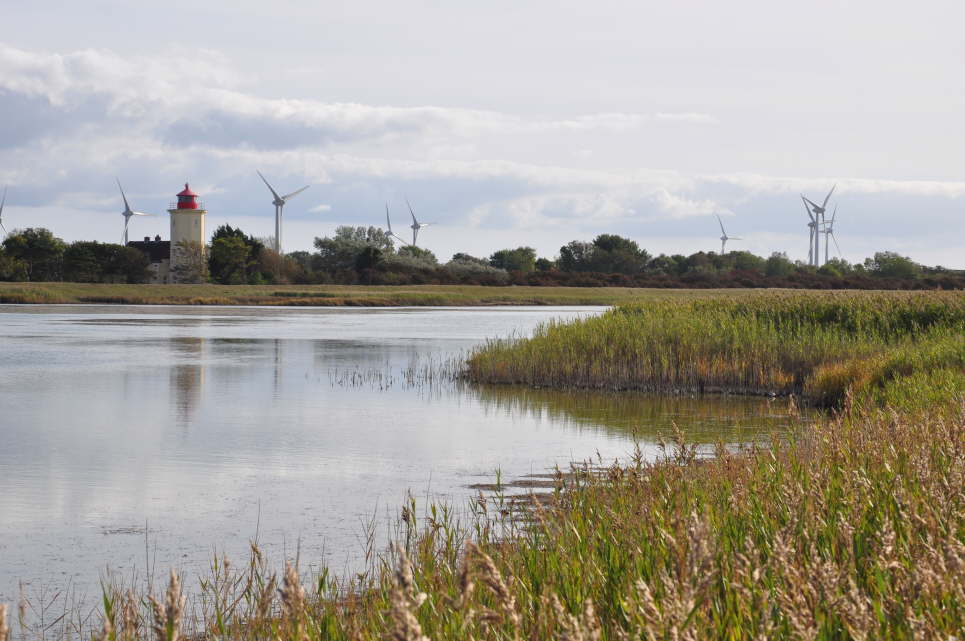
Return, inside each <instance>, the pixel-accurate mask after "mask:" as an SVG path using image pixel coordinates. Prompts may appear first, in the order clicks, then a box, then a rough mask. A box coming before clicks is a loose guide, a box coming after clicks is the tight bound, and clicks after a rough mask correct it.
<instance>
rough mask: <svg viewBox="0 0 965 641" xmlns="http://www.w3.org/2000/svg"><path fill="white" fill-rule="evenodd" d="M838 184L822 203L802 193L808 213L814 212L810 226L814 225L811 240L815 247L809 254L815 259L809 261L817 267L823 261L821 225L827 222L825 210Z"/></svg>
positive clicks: (833, 186)
mask: <svg viewBox="0 0 965 641" xmlns="http://www.w3.org/2000/svg"><path fill="white" fill-rule="evenodd" d="M837 186H838V185H837V184H835V185H832V186H831V191H829V192H828V195H827V196H825V197H824V202H823V203H821V204H820V205H818V204H817V203H815V202H814V201H812V200H808V199H807V198H805V196H804V194H801V198H803V199H804V206H805V207H807V208H808V215H809V216H810V215H811V212H812V211H813V212H814V216H812V217H811V225H809V227H810V226H812V225H813V229H812V232H811V241H812V243H813V244H814V248H813V252H809V254H810V255H811V256H813V260H810V261H809V262H810V264H812V265H814V266H815V267H817V266H818V264H819V263H820V262H821V232H822V229H821V227H822V226H823V225H825V224H826V223H825V221H824V212H825V210H826V209H827V206H828V200H829V199H830V198H831V194H833V193H834V189H835V187H837ZM825 242H827V239H825ZM825 254H827V247H825Z"/></svg>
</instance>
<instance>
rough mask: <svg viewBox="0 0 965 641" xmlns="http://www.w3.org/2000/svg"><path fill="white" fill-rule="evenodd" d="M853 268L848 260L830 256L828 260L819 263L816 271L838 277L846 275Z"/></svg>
mask: <svg viewBox="0 0 965 641" xmlns="http://www.w3.org/2000/svg"><path fill="white" fill-rule="evenodd" d="M852 272H853V270H852V269H851V265H850V264H849V263H848V261H846V260H843V259H841V258H832V259H830V260H829V261H828V262H826V263H824V264H823V265H821V267H819V268H818V273H819V274H823V275H825V276H834V277H837V278H840V277H841V276H847V275H849V274H851V273H852Z"/></svg>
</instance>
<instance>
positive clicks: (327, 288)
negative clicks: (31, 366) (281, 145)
mask: <svg viewBox="0 0 965 641" xmlns="http://www.w3.org/2000/svg"><path fill="white" fill-rule="evenodd" d="M800 291H801V290H777V289H771V290H767V289H646V288H633V287H535V286H533V287H529V286H515V285H514V286H505V287H491V286H483V285H399V286H387V285H214V284H204V285H111V284H96V283H59V282H58V283H6V282H0V304H23V305H30V304H36V305H44V304H46V305H62V304H97V305H270V306H293V307H300V306H318V307H339V306H346V307H347V306H357V307H358V306H364V307H403V306H440V307H450V306H470V307H472V306H495V305H560V306H563V305H573V306H591V305H592V306H598V305H599V306H602V305H620V304H626V303H631V302H648V303H649V302H659V301H664V300H671V299H674V300H702V299H728V300H731V299H743V298H762V297H768V296H773V295H774V294H775V293H780V292H787V293H790V292H800ZM842 292H845V290H835V291H830V290H820V291H815V292H814V295H815V296H835V295H840V294H841V293H842ZM853 293H855V294H857V293H859V292H858V291H857V290H856V291H855V292H853ZM860 293H861V294H869V293H872V292H866V291H861V292H860Z"/></svg>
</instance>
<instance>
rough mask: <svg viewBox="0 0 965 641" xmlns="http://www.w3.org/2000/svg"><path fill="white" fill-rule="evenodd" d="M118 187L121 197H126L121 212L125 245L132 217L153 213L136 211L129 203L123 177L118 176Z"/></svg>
mask: <svg viewBox="0 0 965 641" xmlns="http://www.w3.org/2000/svg"><path fill="white" fill-rule="evenodd" d="M116 180H117V188H118V189H120V190H121V198H123V199H124V211H122V212H121V216H123V217H124V245H125V246H127V226H128V225H130V224H131V218H132V217H134V216H150V215H151V214H145V213H144V212H143V211H134V210H133V209H131V206H130V205H129V204H128V203H127V195H126V194H125V193H124V188H123V187H121V179H120V178H117V179H116Z"/></svg>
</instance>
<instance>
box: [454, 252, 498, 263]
mask: <svg viewBox="0 0 965 641" xmlns="http://www.w3.org/2000/svg"><path fill="white" fill-rule="evenodd" d="M449 262H450V263H473V264H476V265H482V266H485V267H489V261H488V260H487V259H485V258H476V257H475V256H470V255H469V254H464V253H462V252H458V253H456V254H453V255H452V259H451V260H450V261H449Z"/></svg>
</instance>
